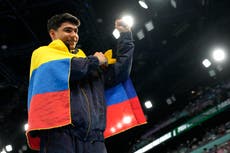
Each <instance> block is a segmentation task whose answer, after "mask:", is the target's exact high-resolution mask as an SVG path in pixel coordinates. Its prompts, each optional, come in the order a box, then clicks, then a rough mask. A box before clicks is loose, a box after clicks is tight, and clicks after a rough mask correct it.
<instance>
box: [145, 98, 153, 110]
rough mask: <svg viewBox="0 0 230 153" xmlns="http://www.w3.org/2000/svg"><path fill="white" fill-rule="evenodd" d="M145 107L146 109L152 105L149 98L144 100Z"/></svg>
mask: <svg viewBox="0 0 230 153" xmlns="http://www.w3.org/2000/svg"><path fill="white" fill-rule="evenodd" d="M145 107H146V108H147V109H149V108H152V107H153V105H152V102H151V101H150V100H148V101H146V102H145Z"/></svg>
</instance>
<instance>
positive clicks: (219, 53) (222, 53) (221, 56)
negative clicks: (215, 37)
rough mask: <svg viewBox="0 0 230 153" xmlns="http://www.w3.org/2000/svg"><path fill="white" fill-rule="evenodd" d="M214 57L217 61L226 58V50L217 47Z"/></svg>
mask: <svg viewBox="0 0 230 153" xmlns="http://www.w3.org/2000/svg"><path fill="white" fill-rule="evenodd" d="M212 57H213V59H214V60H215V61H217V62H221V61H224V60H225V58H226V54H225V50H224V49H222V48H216V49H214V51H213V54H212Z"/></svg>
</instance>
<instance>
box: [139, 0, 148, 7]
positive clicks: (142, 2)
mask: <svg viewBox="0 0 230 153" xmlns="http://www.w3.org/2000/svg"><path fill="white" fill-rule="evenodd" d="M138 3H139V4H140V6H141V7H143V8H144V9H148V5H147V4H146V3H145V1H144V0H139V1H138Z"/></svg>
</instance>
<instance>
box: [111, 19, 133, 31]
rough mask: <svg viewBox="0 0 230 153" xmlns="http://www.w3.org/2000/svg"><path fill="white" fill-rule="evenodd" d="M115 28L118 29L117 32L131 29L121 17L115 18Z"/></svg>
mask: <svg viewBox="0 0 230 153" xmlns="http://www.w3.org/2000/svg"><path fill="white" fill-rule="evenodd" d="M115 28H116V29H117V30H118V31H119V32H129V31H131V28H130V27H129V26H128V25H127V24H125V23H124V21H122V19H117V20H116V21H115Z"/></svg>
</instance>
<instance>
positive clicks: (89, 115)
mask: <svg viewBox="0 0 230 153" xmlns="http://www.w3.org/2000/svg"><path fill="white" fill-rule="evenodd" d="M80 89H81V92H82V93H83V95H84V97H85V99H86V103H87V109H88V112H87V113H88V120H89V126H88V129H87V132H86V135H85V140H86V139H87V137H88V135H89V130H90V128H91V124H92V123H91V112H90V104H89V99H88V97H87V95H86V93H85V91H84V89H82V88H80Z"/></svg>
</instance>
